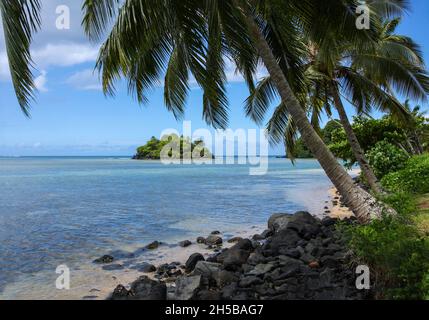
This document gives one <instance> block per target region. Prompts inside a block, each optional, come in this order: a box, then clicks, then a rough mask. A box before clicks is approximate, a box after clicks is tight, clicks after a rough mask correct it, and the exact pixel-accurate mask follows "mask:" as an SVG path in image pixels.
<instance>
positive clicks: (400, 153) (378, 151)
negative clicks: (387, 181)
mask: <svg viewBox="0 0 429 320" xmlns="http://www.w3.org/2000/svg"><path fill="white" fill-rule="evenodd" d="M366 157H367V159H368V161H369V163H370V164H371V167H372V169H373V170H374V174H375V175H376V176H377V177H378V178H379V179H380V178H382V177H384V176H385V175H386V174H388V173H390V172H394V171H398V170H400V169H402V168H403V167H404V166H405V163H406V161H407V160H408V158H409V155H408V153H407V152H405V151H404V150H402V149H400V148H398V147H397V146H395V145H393V144H391V143H389V142H387V141H386V140H383V141H380V142H377V144H376V145H375V146H374V147H373V148H372V149H371V150H370V151H369V152H368V153H367V154H366Z"/></svg>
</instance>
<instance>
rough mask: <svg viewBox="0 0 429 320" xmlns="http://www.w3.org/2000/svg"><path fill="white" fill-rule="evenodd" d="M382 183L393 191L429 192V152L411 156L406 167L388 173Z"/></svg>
mask: <svg viewBox="0 0 429 320" xmlns="http://www.w3.org/2000/svg"><path fill="white" fill-rule="evenodd" d="M381 183H382V185H383V186H384V187H385V188H386V189H387V190H389V191H391V192H410V193H414V194H424V193H428V192H429V154H425V155H422V156H415V157H412V158H410V159H409V160H408V161H407V162H406V164H405V167H404V168H403V169H402V170H399V171H397V172H392V173H389V174H388V175H386V176H385V177H384V178H383V179H382V180H381Z"/></svg>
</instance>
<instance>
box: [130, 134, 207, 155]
mask: <svg viewBox="0 0 429 320" xmlns="http://www.w3.org/2000/svg"><path fill="white" fill-rule="evenodd" d="M163 152H165V154H164V156H165V157H168V158H170V159H191V158H192V159H196V160H198V159H213V155H212V154H211V152H210V150H209V149H207V148H206V147H205V144H204V141H202V140H196V141H191V139H190V138H188V137H186V138H185V137H183V136H181V137H179V136H177V135H173V134H172V135H168V136H163V137H162V138H161V140H159V139H157V138H155V137H152V138H151V139H150V140H149V141H148V142H147V143H146V144H145V145H144V146H141V147H138V148H137V153H136V155H135V156H134V157H133V159H137V160H159V159H161V156H162V153H163Z"/></svg>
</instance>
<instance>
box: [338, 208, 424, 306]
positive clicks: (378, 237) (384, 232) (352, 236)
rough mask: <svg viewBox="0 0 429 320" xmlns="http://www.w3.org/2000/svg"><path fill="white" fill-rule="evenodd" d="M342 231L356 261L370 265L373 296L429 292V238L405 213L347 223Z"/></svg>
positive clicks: (417, 296)
mask: <svg viewBox="0 0 429 320" xmlns="http://www.w3.org/2000/svg"><path fill="white" fill-rule="evenodd" d="M398 211H400V210H398ZM346 234H347V235H348V236H349V245H350V248H351V249H352V250H353V252H354V254H355V256H356V258H357V260H358V263H359V264H365V265H368V266H369V267H370V270H371V283H372V290H373V293H374V295H375V297H376V298H378V299H425V298H426V297H428V296H429V290H428V289H429V286H428V284H429V282H428V274H429V241H428V239H427V238H424V237H422V236H420V234H419V233H418V232H417V231H416V226H415V225H414V223H413V221H412V219H411V217H410V215H409V214H404V213H401V214H399V215H398V216H396V217H393V216H386V217H384V219H382V220H374V221H372V222H371V223H369V224H367V225H359V226H353V227H348V228H346Z"/></svg>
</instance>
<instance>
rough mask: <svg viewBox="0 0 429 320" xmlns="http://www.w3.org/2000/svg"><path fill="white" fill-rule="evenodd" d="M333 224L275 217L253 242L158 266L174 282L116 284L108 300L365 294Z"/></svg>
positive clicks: (362, 296)
mask: <svg viewBox="0 0 429 320" xmlns="http://www.w3.org/2000/svg"><path fill="white" fill-rule="evenodd" d="M336 223H337V220H335V219H332V218H324V219H323V220H320V219H318V218H315V217H313V216H312V215H311V214H309V213H308V212H297V213H296V214H295V215H289V214H277V215H273V216H272V217H271V218H270V220H269V221H268V227H269V229H268V230H266V231H265V232H263V233H262V234H260V235H255V236H254V237H253V238H252V240H250V239H236V241H237V242H236V243H235V244H234V245H233V246H232V247H231V248H229V249H223V250H220V251H219V252H217V253H215V254H213V255H211V256H209V257H208V258H207V259H204V257H203V256H202V255H201V254H199V253H194V254H192V255H191V256H190V257H189V259H188V261H187V262H186V263H185V265H180V263H179V264H177V263H173V264H166V265H163V266H160V267H159V268H158V269H157V271H156V272H157V275H158V278H159V279H164V278H166V276H165V275H167V276H169V277H171V278H173V279H174V280H175V282H174V284H173V283H172V282H171V281H170V283H168V281H156V280H152V279H150V278H148V277H146V276H143V277H140V278H139V279H138V280H136V281H135V282H133V283H132V284H131V288H130V290H127V289H126V288H125V287H124V286H122V285H120V286H118V287H117V288H116V289H115V291H114V292H113V294H112V295H111V299H114V300H116V299H145V300H151V299H155V300H160V299H170V300H258V299H261V300H301V299H314V300H326V299H329V300H331V299H341V300H343V299H353V300H356V299H365V298H368V297H367V296H366V292H362V291H359V290H357V289H356V286H355V281H356V275H355V273H354V270H353V269H352V267H351V266H350V260H351V256H350V253H349V252H348V250H347V247H346V245H345V243H344V240H343V238H342V235H341V233H340V232H339V231H337V230H336ZM348 223H354V221H353V220H349V221H348ZM211 236H215V235H211ZM216 237H219V236H217V235H216ZM219 238H220V237H219ZM210 240H213V241H207V243H212V242H214V243H216V244H220V243H222V238H220V240H219V239H218V238H216V241H214V240H215V239H214V237H211V239H210ZM160 275H162V276H160ZM167 284H168V285H167Z"/></svg>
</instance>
